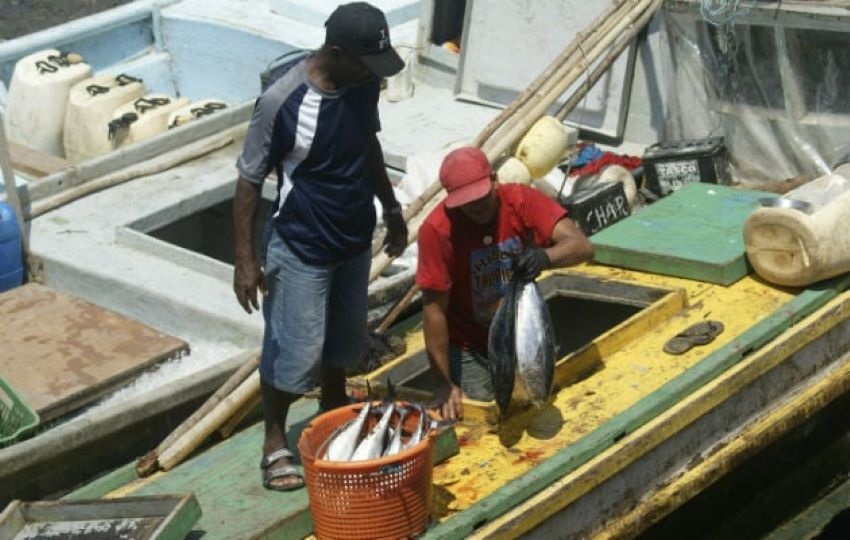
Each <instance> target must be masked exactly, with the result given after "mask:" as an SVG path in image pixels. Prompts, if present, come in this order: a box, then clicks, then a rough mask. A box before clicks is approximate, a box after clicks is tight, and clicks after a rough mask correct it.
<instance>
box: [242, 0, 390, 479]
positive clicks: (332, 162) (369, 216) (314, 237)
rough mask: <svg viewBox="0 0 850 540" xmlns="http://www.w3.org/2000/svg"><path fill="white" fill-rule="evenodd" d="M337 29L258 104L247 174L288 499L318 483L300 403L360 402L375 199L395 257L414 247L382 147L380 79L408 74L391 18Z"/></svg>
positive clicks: (276, 453) (247, 245) (276, 458)
mask: <svg viewBox="0 0 850 540" xmlns="http://www.w3.org/2000/svg"><path fill="white" fill-rule="evenodd" d="M325 28H326V34H325V43H324V45H323V46H322V48H321V49H319V51H318V52H316V53H315V54H313V55H311V56H310V57H308V58H306V59H305V60H304V61H302V62H301V63H299V64H297V65H295V66H294V67H293V68H292V69H291V70H290V71H288V72H287V73H286V74H285V75H284V76H283V77H281V78H280V79H279V80H277V81H276V82H275V83H273V84H272V85H271V86H270V87H269V88H268V89H267V90H266V92H264V93H263V95H262V96H261V97H260V98H259V100H258V101H257V104H256V106H255V107H254V114H253V117H252V119H251V125H250V128H249V129H248V134H247V136H246V138H245V146H244V148H243V149H242V154H241V156H240V157H239V161H238V162H237V165H236V167H237V169H238V170H239V180H238V182H237V185H236V196H235V199H234V208H233V219H234V227H235V243H236V246H235V259H236V260H235V273H234V278H233V289H234V291H235V293H236V298H237V299H238V300H239V303H240V304H241V305H242V307H243V308H244V309H245V311H247V312H248V313H251V310H252V309H255V310H256V309H258V306H259V304H258V302H257V289H259V290H260V291H261V292H262V293H263V295H264V298H263V317H264V320H265V333H264V337H263V352H262V357H261V360H260V379H261V386H262V398H263V408H264V414H265V438H264V441H263V449H262V452H263V459H262V461H261V468H262V473H263V474H262V476H263V485H264V486H265V487H266V488H267V489H273V490H278V491H286V490H291V489H298V488H300V487H302V486H303V485H304V479H303V477H302V476H301V474H300V473H299V472H298V470H297V469H296V468H295V467H294V466H293V465H292V459H293V458H292V452H291V451H290V450H289V448H288V443H287V440H286V415H287V412H288V410H289V405H290V404H291V403H292V402H293V401H295V400H296V399H298V398H299V397H300V396H301V395H302V394H304V393H305V392H306V391H308V390H311V389H312V388H314V387H315V385H316V383H317V382H321V385H322V401H321V406H322V408H324V409H330V408H333V407H338V406H340V405H343V404H346V403H348V398H347V396H346V394H345V368H346V367H348V366H351V365H353V364H354V363H355V362H356V361H357V359H358V357H359V355H360V353H361V350H362V348H363V343H364V339H365V335H366V312H367V306H366V300H367V289H368V280H369V267H370V264H371V250H370V244H371V240H372V232H373V230H374V228H375V207H374V203H373V197H375V196H377V197H378V199H379V200H380V201H381V205H382V206H383V208H384V218H385V220H386V223H387V240H386V242H387V248H386V251H387V253H388V254H390V255H398V254H400V253H401V252H402V251H403V250H404V248H405V246H406V244H407V227H406V226H405V223H404V219H403V218H402V216H401V207H400V206H399V203H398V201H397V200H396V199H395V196H394V194H393V191H392V185H391V184H390V181H389V178H388V177H387V172H386V169H385V167H384V160H383V153H382V150H381V145H380V144H379V142H378V138H377V136H376V132H377V131H378V130H379V129H380V123H379V120H378V94H379V90H380V79H381V78H383V77H388V76H391V75H394V74H395V73H398V72H399V71H400V70H401V69H402V68H403V67H404V62H402V60H401V58H400V57H399V56H398V54H397V53H396V52H395V51H394V50H393V48H392V46H391V45H390V37H389V29H388V27H387V21H386V18H385V17H384V14H383V13H382V12H381V11H380V10H379V9H377V8H375V7H373V6H371V5H369V4H367V3H364V2H355V3H351V4H345V5H342V6H339V7H338V8H337V9H336V10H335V11H334V12H333V13H332V14H331V15H330V17H329V18H328V20H327V21H326V22H325ZM272 169H275V170H276V171H277V178H278V196H277V200H276V201H275V204H274V209H273V211H272V215H271V217H270V220H269V226H268V227H267V232H266V237H267V240H266V243H265V248H264V250H265V251H264V253H263V265H262V266H261V265H260V260H259V258H258V257H257V254H256V253H255V251H254V245H253V237H254V234H253V219H254V214H255V212H256V208H257V201H258V199H259V197H260V193H261V187H262V184H263V182H264V180H265V178H266V176H267V175H268V174H269V173H270V172H271V171H272Z"/></svg>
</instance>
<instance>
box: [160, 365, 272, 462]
mask: <svg viewBox="0 0 850 540" xmlns="http://www.w3.org/2000/svg"><path fill="white" fill-rule="evenodd" d="M259 393H260V372H259V371H258V370H254V371H253V372H252V373H251V374H250V375H249V376H248V378H247V379H245V380H244V381H242V384H240V385H239V386H238V387H237V388H236V389H235V390H234V391H233V392H231V393H230V395H228V396H227V397H226V398H224V399H223V400H222V401H221V402H220V403H218V404H217V405H216V406H215V408H213V410H211V411H210V412H209V413H208V414H206V415H204V417H203V418H201V419H200V420H199V421H198V423H197V424H195V425H193V426H192V427H191V428H190V429H189V430H187V431H186V432H185V433H183V435H181V436H180V437H178V438H177V440H175V441H174V443H173V444H171V445H170V446H169V447H168V448H166V449H165V451H164V452H163V453H162V454H160V456H159V466H160V468H161V469H162V470H164V471H167V470H170V469H172V468H174V467H175V466H176V465H177V464H179V463H180V462H181V461H183V459H184V458H185V457H186V456H188V455H189V454H190V453H191V452H192V451H193V450H194V449H195V448H197V447H198V446H199V445H200V444H201V443H202V442H204V440H205V439H206V438H207V437H209V436H210V435H211V434H212V433H213V432H214V431H215V430H216V429H217V428H218V426H220V425H221V424H222V423H223V422H225V421H226V420H227V419H228V418H230V417H231V416H232V415H233V414H234V413H235V412H236V411H238V410H239V409H241V408H242V407H244V406H245V404H246V403H248V402H249V401H250V400H251V399H253V398H254V396H256V395H258V394H259Z"/></svg>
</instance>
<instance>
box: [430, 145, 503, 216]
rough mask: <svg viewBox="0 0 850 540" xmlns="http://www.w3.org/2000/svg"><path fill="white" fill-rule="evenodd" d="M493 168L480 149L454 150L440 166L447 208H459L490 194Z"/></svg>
mask: <svg viewBox="0 0 850 540" xmlns="http://www.w3.org/2000/svg"><path fill="white" fill-rule="evenodd" d="M492 173H493V168H492V167H490V162H489V161H487V156H486V155H485V154H484V152H482V151H481V150H479V149H478V148H473V147H466V148H458V149H457V150H452V151H451V152H449V153H448V155H446V157H445V158H444V159H443V164H442V165H441V166H440V183H441V184H443V187H444V188H445V189H446V193H448V196H447V197H446V208H457V207H458V206H463V205H464V204H466V203H469V202H472V201H475V200H478V199H480V198H482V197H484V196H485V195H487V194H488V193H489V192H490V186H491V181H490V175H491V174H492Z"/></svg>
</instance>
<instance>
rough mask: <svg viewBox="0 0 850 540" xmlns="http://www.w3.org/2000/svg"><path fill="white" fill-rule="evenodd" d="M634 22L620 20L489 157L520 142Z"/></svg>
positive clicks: (644, 0) (642, 1) (642, 5)
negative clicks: (579, 76) (548, 109)
mask: <svg viewBox="0 0 850 540" xmlns="http://www.w3.org/2000/svg"><path fill="white" fill-rule="evenodd" d="M652 2H654V0H640V3H639V4H638V6H637V8H636V9H635V10H634V11H636V12H638V13H642V12H643V11H644V10H645V9H646V8H647V7H648V6H649V5H650V4H651V3H652ZM630 16H632V12H630ZM637 18H638V17H637V16H633V19H637ZM632 22H633V20H630V19H629V18H623V19H622V20H618V21H617V22H616V24H615V26H614V27H613V28H611V30H610V31H609V32H608V34H607V35H606V36H604V37H603V39H602V40H600V41H599V43H597V44H596V45H595V46H594V48H593V50H592V51H591V52H590V53H589V54H588V55H587V58H582V61H581V62H580V63H578V64H577V65H574V66H573V67H572V68H571V69H570V70H569V72H568V74H567V76H566V77H565V78H563V79H562V80H560V81H559V82H558V84H557V85H555V86H553V87H552V88H551V89H550V90H549V91H548V92H547V93H546V95H545V96H543V98H541V99H540V100H539V101H537V102H535V104H534V105H533V106H531V107H530V108H529V109H528V110H527V111H526V112H525V113H524V114H523V116H522V118H521V119H519V120H518V121H517V122H516V123H515V124H514V125H512V126H511V127H510V128H508V129H507V131H506V132H505V133H504V134H503V135H502V136H501V137H499V138H498V140H497V142H495V143H494V144H493V145H492V146H491V147H490V148H489V149H488V151H487V155H488V156H491V155H493V156H500V155H501V154H502V153H503V152H505V151H506V150H507V149H508V148H509V147H510V146H511V145H512V144H513V143H514V141H516V140H518V139H519V138H520V137H521V136H522V135H523V134H524V133H525V132H526V131H528V129H529V128H530V127H531V125H532V124H533V123H534V122H536V121H537V119H539V118H540V116H542V115H543V114H544V113H545V111H546V109H547V108H549V106H550V105H552V103H554V102H555V101H556V100H557V99H558V97H559V96H560V95H561V94H563V93H564V92H565V91H566V90H567V89H568V88H569V87H570V86H571V85H572V84H573V82H575V80H576V78H577V77H578V75H580V74H581V73H582V72H583V71H584V70H586V69H587V68H589V66H590V65H591V63H592V62H593V61H594V59H596V58H598V57H599V56H600V53H601V52H602V51H604V50H605V49H607V48H608V47H609V46H610V45H611V43H612V42H613V41H614V40H615V39H616V37H617V36H618V35H619V34H620V33H622V32H623V30H625V28H626V27H628V26H629V25H630V24H631V23H632Z"/></svg>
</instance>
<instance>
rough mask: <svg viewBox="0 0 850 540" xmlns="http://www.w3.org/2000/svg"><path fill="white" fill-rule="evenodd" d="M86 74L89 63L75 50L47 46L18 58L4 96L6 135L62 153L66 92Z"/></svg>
mask: <svg viewBox="0 0 850 540" xmlns="http://www.w3.org/2000/svg"><path fill="white" fill-rule="evenodd" d="M88 77H91V67H90V66H89V65H88V64H86V63H85V62H83V59H82V57H81V56H80V55H78V54H74V53H69V54H66V53H61V52H59V51H58V50H56V49H47V50H43V51H39V52H37V53H33V54H31V55H29V56H26V57H24V58H22V59H20V60H19V61H18V62H17V64H15V71H14V73H13V74H12V82H11V84H10V85H9V95H8V98H7V100H6V129H7V131H8V135H9V138H10V139H13V140H15V141H17V142H19V143H21V144H24V145H26V146H29V147H31V148H35V149H36V150H41V151H42V152H46V153H48V154H52V155H54V156H59V157H64V156H65V152H64V149H63V144H62V133H63V127H64V125H65V108H66V105H67V103H68V92H69V91H70V89H71V86H73V85H74V84H75V83H76V82H78V81H81V80H83V79H86V78H88Z"/></svg>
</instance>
